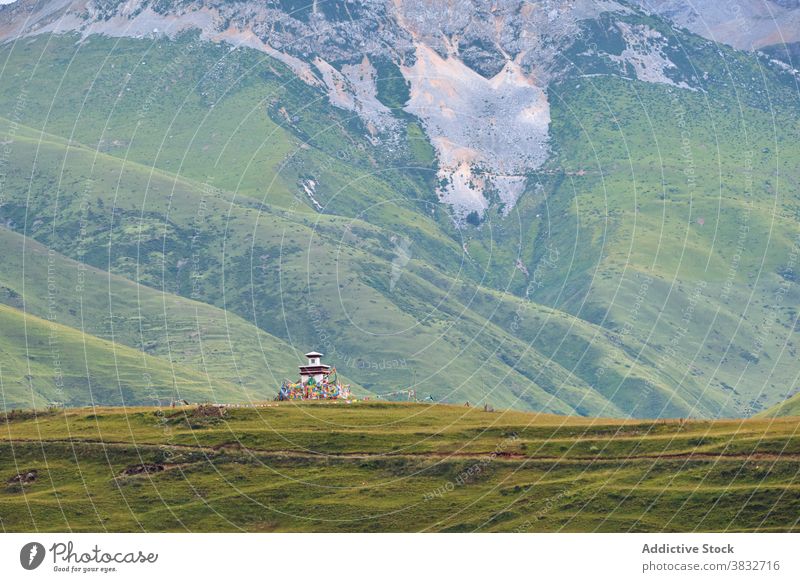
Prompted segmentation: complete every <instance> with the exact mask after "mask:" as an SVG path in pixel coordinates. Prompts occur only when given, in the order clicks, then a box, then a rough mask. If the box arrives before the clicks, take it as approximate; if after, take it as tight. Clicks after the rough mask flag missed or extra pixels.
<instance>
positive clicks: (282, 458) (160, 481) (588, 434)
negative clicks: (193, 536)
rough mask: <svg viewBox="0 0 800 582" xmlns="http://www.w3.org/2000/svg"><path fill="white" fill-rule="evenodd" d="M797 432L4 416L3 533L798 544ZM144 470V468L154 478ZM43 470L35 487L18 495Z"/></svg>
mask: <svg viewBox="0 0 800 582" xmlns="http://www.w3.org/2000/svg"><path fill="white" fill-rule="evenodd" d="M797 429H798V421H797V419H796V418H779V419H758V420H719V421H697V420H693V421H687V420H657V421H641V420H629V421H620V420H610V419H599V418H595V419H587V418H577V417H565V416H555V415H546V414H531V413H523V412H512V411H499V410H498V411H495V412H487V411H484V409H483V408H480V407H465V406H449V405H431V406H428V405H421V404H401V403H371V402H357V403H353V404H345V403H339V404H335V403H333V404H328V403H304V404H292V403H269V406H267V405H264V406H263V407H261V408H238V409H235V408H230V409H228V410H227V412H226V414H225V415H224V416H223V417H221V418H220V417H216V416H209V415H206V414H201V413H200V412H198V409H196V408H191V407H185V408H178V409H172V408H166V409H156V408H128V409H121V408H95V409H87V408H84V409H68V410H51V411H40V412H36V413H34V412H32V411H17V412H14V413H9V414H7V415H6V417H4V418H3V419H2V424H0V451H2V454H0V477H2V478H3V483H2V485H0V487H1V488H0V524H1V525H2V528H3V530H4V531H76V532H77V531H187V530H188V531H352V532H359V531H498V532H515V531H516V532H523V531H529V532H559V531H571V532H587V531H609V532H624V531H650V532H653V531H797V530H798V529H800V525H798V517H799V516H800V475H798V472H799V471H800V435H798V434H797ZM143 466H146V467H149V468H148V469H147V470H144V469H142V467H143ZM32 470H36V472H37V475H36V478H35V480H33V481H31V482H28V483H23V484H20V483H17V482H13V483H12V482H8V481H7V480H9V479H11V478H12V477H14V476H15V475H17V474H21V473H27V472H30V471H32Z"/></svg>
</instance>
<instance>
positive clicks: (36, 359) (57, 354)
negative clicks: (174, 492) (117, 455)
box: [0, 305, 254, 410]
mask: <svg viewBox="0 0 800 582" xmlns="http://www.w3.org/2000/svg"><path fill="white" fill-rule="evenodd" d="M0 356H1V357H2V360H0V366H1V367H0V382H2V406H3V408H4V409H5V410H12V409H16V408H30V407H33V406H36V407H45V406H48V405H50V404H51V403H54V404H56V405H67V406H90V405H95V404H101V403H102V404H106V405H108V404H114V405H135V404H141V403H144V402H149V403H151V404H158V403H163V404H164V405H167V404H169V403H170V402H171V401H172V400H173V399H186V400H189V401H190V402H248V401H250V400H251V399H252V398H253V396H254V395H251V394H248V393H247V392H245V391H244V390H241V389H240V388H238V387H236V386H234V385H232V384H230V383H228V382H224V381H221V380H218V379H216V378H212V377H209V376H205V375H203V374H201V373H199V372H197V371H195V370H191V369H187V368H184V367H182V366H179V365H175V364H171V363H170V362H169V361H165V360H163V359H161V358H157V357H153V356H147V355H145V354H142V353H141V352H138V351H136V350H132V349H130V348H127V347H124V346H120V345H117V344H113V343H111V342H108V341H105V340H101V339H98V338H96V337H93V336H91V335H87V334H84V333H81V332H79V331H77V330H75V329H72V328H69V327H66V326H63V325H60V324H58V323H55V322H51V321H46V320H44V319H40V318H38V317H35V316H33V315H26V314H24V313H23V312H21V311H19V310H17V309H13V308H11V307H8V306H6V305H0Z"/></svg>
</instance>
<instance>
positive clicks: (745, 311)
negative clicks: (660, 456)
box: [0, 14, 800, 417]
mask: <svg viewBox="0 0 800 582" xmlns="http://www.w3.org/2000/svg"><path fill="white" fill-rule="evenodd" d="M622 18H623V20H624V19H627V21H626V22H628V23H629V24H631V26H633V25H637V26H638V25H639V24H641V23H647V24H648V25H649V26H652V27H654V29H658V30H661V33H662V34H664V35H665V38H667V39H668V42H667V44H666V45H665V47H664V48H663V50H664V51H665V54H668V55H669V56H670V58H672V60H673V61H674V62H677V63H679V66H678V67H677V68H675V69H674V70H672V69H671V70H670V71H668V72H669V74H670V75H672V76H673V77H674V79H668V80H671V81H672V82H673V83H684V84H686V85H687V86H688V87H689V88H688V89H687V88H679V87H678V85H677V84H673V85H670V84H668V83H666V82H662V83H647V82H642V81H636V80H633V79H631V78H630V77H625V75H624V74H625V73H628V74H630V73H631V72H630V71H627V72H626V71H620V68H619V65H618V63H617V62H616V61H614V60H613V59H612V58H611V57H608V56H605V57H602V56H598V51H597V50H595V49H597V48H598V47H599V49H602V50H604V51H607V52H608V53H609V54H611V55H612V56H615V54H616V53H615V51H616V52H617V53H618V52H619V51H620V50H621V48H619V47H621V46H624V45H623V44H620V39H618V38H613V35H611V36H609V35H607V34H606V35H605V36H603V35H600V33H599V32H598V30H606V29H607V30H615V28H614V27H613V26H611V25H609V24H608V23H606V24H605V25H604V26H599V28H597V29H590V30H587V31H586V34H585V35H584V36H582V37H581V40H579V41H578V43H577V44H576V45H575V46H574V47H573V49H571V51H572V52H569V53H566V54H565V55H564V60H565V70H568V71H569V74H568V75H565V76H564V77H563V78H562V79H561V80H560V81H559V82H558V83H555V84H553V85H552V86H551V87H550V88H549V93H548V98H549V101H550V104H551V113H550V115H551V118H552V121H551V126H550V134H551V139H552V150H553V155H552V157H551V159H550V161H549V162H548V163H547V164H546V165H545V166H544V167H543V168H542V170H541V171H539V172H537V173H534V174H532V175H530V176H528V190H527V191H526V192H525V193H524V194H523V196H522V198H521V199H520V201H519V203H518V204H517V206H516V207H515V208H514V209H513V211H512V212H510V213H506V212H505V210H504V209H503V208H502V207H500V206H493V207H491V208H490V209H489V210H488V211H487V213H486V215H485V216H484V217H483V218H482V221H481V223H480V224H467V225H462V226H461V227H459V226H457V225H456V224H455V223H454V222H453V220H452V219H451V216H450V214H449V213H448V209H447V208H446V207H444V206H443V205H441V204H439V202H438V200H436V197H435V195H434V194H433V191H434V186H435V183H434V182H435V179H434V177H435V166H436V162H435V160H434V157H433V153H432V150H431V148H430V145H429V144H428V143H427V142H426V140H425V139H424V134H423V133H422V132H421V130H420V125H419V122H418V121H417V120H415V119H414V118H413V117H412V116H410V115H408V114H407V113H405V112H402V113H398V116H402V117H403V119H404V120H406V121H407V122H408V126H407V131H406V133H405V134H404V135H403V136H402V139H400V141H398V142H397V143H396V144H394V145H393V146H392V147H388V146H380V147H379V146H375V145H374V144H373V143H372V141H371V140H370V138H369V132H368V131H367V130H366V129H365V127H364V125H363V123H362V122H361V121H360V120H359V119H358V118H357V116H354V115H353V114H352V113H350V112H347V111H344V110H341V109H338V108H336V107H334V106H332V105H331V104H330V103H329V100H328V97H327V95H326V94H325V93H323V92H322V91H321V90H320V89H318V88H314V87H310V86H308V85H307V84H305V83H303V82H301V81H299V80H298V79H296V78H295V77H294V75H293V73H291V72H290V71H289V70H288V69H287V68H286V67H285V66H284V65H282V64H281V63H279V62H277V61H275V60H273V59H271V58H269V57H267V56H265V55H264V54H263V53H259V52H257V51H254V50H250V49H237V50H233V51H232V50H229V47H228V46H227V45H224V44H218V45H215V44H212V43H205V42H199V41H198V40H197V38H196V37H195V36H193V35H185V36H182V37H179V38H177V39H175V40H166V39H163V40H159V41H158V42H151V41H148V40H134V39H109V38H104V37H101V36H90V37H88V38H86V39H83V40H81V41H80V42H78V37H76V36H73V35H65V36H53V37H49V36H40V37H33V38H32V39H29V40H27V41H26V42H27V44H26V47H27V48H26V50H25V51H21V50H16V49H15V48H14V47H12V46H10V45H4V46H3V47H2V58H3V59H5V61H6V62H7V63H8V64H7V69H6V70H9V71H27V72H28V75H27V76H22V75H20V76H15V77H10V76H6V75H4V76H3V83H2V84H1V85H0V105H2V106H3V111H5V112H6V114H5V119H4V120H0V137H2V138H3V139H5V140H6V141H8V142H9V143H10V144H11V145H12V147H10V148H9V150H10V151H9V153H8V155H7V158H5V168H6V170H7V171H6V173H5V174H4V191H3V192H4V193H3V199H2V204H0V221H2V223H3V224H5V225H6V226H7V228H9V229H11V230H14V231H15V232H17V233H19V234H23V235H25V236H27V237H29V238H32V239H35V240H36V241H38V242H39V243H41V244H43V245H45V246H46V247H48V248H51V249H53V251H55V252H57V253H60V254H63V255H65V256H67V257H70V258H71V259H73V260H77V261H81V262H85V263H87V264H89V265H91V266H93V267H95V268H97V269H101V270H103V271H107V272H110V273H112V274H113V276H114V279H113V280H114V281H115V283H114V286H115V288H117V283H116V282H119V284H120V285H122V286H124V287H125V288H126V289H127V291H125V292H124V293H122V292H121V291H120V298H117V297H116V296H114V295H112V296H111V297H110V298H108V299H104V300H103V302H100V303H98V304H99V305H100V306H101V307H100V308H98V310H97V313H96V315H93V316H91V317H89V318H88V319H89V322H88V324H89V325H94V326H95V327H94V328H93V329H94V330H95V331H96V333H97V334H98V335H100V336H102V337H111V336H110V335H109V334H110V330H111V326H110V325H108V324H107V322H106V323H102V325H101V322H102V317H104V315H103V314H102V313H101V312H103V313H105V312H108V313H112V312H113V313H115V316H116V314H117V313H119V314H121V315H122V317H123V318H124V319H125V321H124V322H120V327H119V330H120V331H119V338H117V337H116V336H114V339H115V340H117V341H121V342H122V343H125V344H127V345H129V346H131V347H134V348H136V349H142V348H143V349H145V350H151V351H153V353H157V354H159V355H165V354H166V353H170V354H172V355H171V357H172V358H173V359H174V360H175V361H177V362H180V363H181V364H187V365H192V366H195V367H197V369H200V370H202V369H204V368H203V366H204V365H207V366H209V368H208V369H209V371H210V373H213V374H214V375H215V376H216V377H220V378H224V379H226V380H230V381H240V380H243V381H244V382H245V384H246V385H247V386H248V389H251V390H256V391H261V390H264V385H265V384H266V383H272V382H273V377H276V378H278V377H281V376H282V375H284V374H286V375H288V374H291V373H292V372H291V370H292V369H293V366H294V365H295V363H296V355H297V354H298V353H302V352H303V351H305V350H306V349H310V348H316V349H320V350H321V351H323V352H325V353H326V354H327V355H328V357H329V358H330V359H331V360H332V361H333V362H334V363H336V364H337V367H338V368H339V370H340V371H341V372H342V373H343V374H346V375H347V376H348V377H349V378H352V379H353V381H354V382H357V383H358V384H360V385H361V386H363V387H364V388H366V389H368V390H371V391H372V392H374V393H378V394H380V393H390V392H395V391H396V390H398V389H400V388H407V387H409V386H411V385H412V384H414V385H415V388H416V390H417V393H418V395H421V396H428V395H431V396H432V397H433V398H434V399H437V400H438V399H441V400H448V401H455V402H458V401H463V400H470V401H476V402H483V401H489V402H492V403H494V404H498V405H503V406H514V407H524V408H529V409H537V410H546V411H551V412H559V413H578V414H605V415H615V416H623V415H633V416H639V417H652V416H675V417H680V416H706V417H716V416H746V415H750V414H752V413H753V412H756V411H758V410H761V409H763V408H764V407H767V406H770V405H773V404H775V403H777V402H779V401H780V400H782V399H783V398H784V397H785V395H786V394H788V393H790V392H791V391H792V389H793V386H792V383H793V382H794V381H795V377H796V347H795V341H796V339H795V338H796V336H795V335H794V334H795V333H796V330H797V329H798V326H797V311H796V310H795V309H794V308H793V307H792V305H794V304H796V303H797V300H798V299H800V295H798V292H797V289H796V285H795V281H796V275H795V273H796V269H797V266H796V264H795V263H796V259H792V256H793V249H794V248H796V245H797V238H796V234H795V232H794V231H795V229H794V226H795V225H796V221H797V217H798V195H797V190H796V188H797V183H798V175H797V164H796V163H794V161H795V160H797V159H798V156H800V152H798V151H797V145H796V143H795V141H794V139H793V136H794V135H795V134H796V132H797V130H798V129H800V128H798V127H797V118H798V117H797V104H796V100H794V99H793V93H792V90H793V85H792V83H791V82H790V81H791V79H790V78H789V77H787V75H788V73H786V72H785V71H781V70H778V69H776V68H775V67H774V66H771V65H769V63H766V62H764V61H763V59H762V57H760V56H757V55H744V54H742V53H738V52H736V51H733V50H727V49H718V48H716V47H714V46H713V45H711V44H709V43H707V42H706V41H704V40H702V39H698V38H697V37H693V36H691V35H688V34H684V33H680V32H675V31H672V30H670V29H668V28H665V27H664V24H663V23H662V22H661V21H658V20H657V19H653V18H645V17H644V16H641V15H636V14H632V15H628V16H624V17H622ZM601 22H602V21H601ZM601 36H602V38H601ZM591 39H594V40H595V41H597V42H596V43H595V45H592V46H595V49H592V50H588V47H589V46H590V45H591V42H590V40H591ZM580 43H584V44H585V46H584V45H581V44H580ZM586 43H589V44H586ZM190 49H191V50H190ZM617 56H618V55H617ZM176 64H177V65H180V66H179V67H178V68H179V69H180V71H181V73H180V74H177V73H176V72H175V71H177V69H176ZM53 71H59V72H60V73H61V74H58V75H56V74H55V73H53ZM382 87H383V90H382V91H381V92H379V96H380V97H381V99H383V100H384V101H385V102H387V103H392V104H393V106H394V107H398V106H400V107H401V106H402V105H403V104H404V102H405V101H404V100H405V99H407V95H405V94H404V90H405V91H407V89H404V88H402V87H399V85H398V84H394V85H390V86H387V85H383V86H382ZM20 96H22V97H23V103H22V104H21V105H20ZM776 119H780V120H781V122H780V123H776V122H775V120H776ZM98 276H102V274H100V275H98ZM16 277H17V275H14V274H13V273H11V272H10V271H9V273H8V274H7V276H6V283H4V285H6V286H7V287H8V288H9V289H12V290H13V291H14V292H15V293H20V291H19V290H18V289H17V288H16V287H15V286H14V285H12V284H11V283H10V282H11V281H13V280H14V279H15V278H16ZM35 277H36V280H40V275H36V276H35ZM123 279H126V280H127V282H126V283H125V284H124V285H123V282H122V281H123ZM109 280H111V279H109ZM26 284H27V283H26ZM136 284H139V285H142V286H144V287H137V286H136ZM31 285H32V287H31V289H32V294H31V296H30V297H26V299H25V300H26V301H29V302H30V303H31V305H32V306H35V305H36V304H37V303H38V304H39V305H40V307H39V309H41V308H42V306H44V303H43V301H44V299H43V295H42V293H43V287H42V286H39V287H38V288H37V287H36V286H35V285H33V283H31ZM107 286H108V285H107V284H106V287H107ZM145 288H149V289H147V290H146V291H145V290H144V289H145ZM134 290H135V291H136V293H137V294H144V295H146V296H147V298H146V303H147V307H146V308H145V309H144V317H145V321H150V322H151V324H152V326H153V328H152V329H150V330H145V332H144V333H143V332H142V331H141V330H137V329H136V328H137V326H138V324H137V320H136V317H138V315H135V314H134V309H135V308H137V307H136V306H137V303H136V302H134V301H133V299H132V297H133V295H131V294H130V293H132V292H133V291H134ZM159 293H161V294H164V295H159ZM123 295H124V297H123ZM178 296H180V297H183V298H190V299H192V300H194V301H197V302H200V303H204V304H208V305H212V306H214V307H215V308H216V310H213V309H212V308H208V309H212V310H211V311H205V312H204V313H206V314H207V315H204V316H203V317H205V318H206V321H208V322H209V323H208V324H207V325H206V326H205V327H207V328H208V330H211V331H208V332H207V333H209V334H210V336H211V337H210V339H212V340H214V341H217V344H216V346H218V347H216V348H215V349H216V350H218V352H217V353H215V354H214V356H215V357H214V358H212V359H211V360H210V361H207V362H205V363H204V362H201V361H200V354H199V352H198V351H197V349H198V346H197V345H196V343H195V339H193V338H190V337H188V334H190V333H192V332H188V331H186V330H188V329H190V328H194V327H196V325H195V322H194V321H193V319H192V318H193V317H194V316H192V315H191V310H192V309H194V308H196V309H199V306H197V305H196V304H194V303H185V302H182V301H183V300H179V299H177V297H178ZM165 297H166V298H168V299H165ZM117 301H120V302H122V304H123V307H122V308H121V309H118V308H117V307H116V305H115V303H116V302H117ZM137 301H138V300H137ZM9 302H11V301H10V300H9ZM159 303H160V305H159ZM75 304H76V300H75V298H73V303H72V305H73V306H72V307H70V308H69V309H75V307H74V305H75ZM164 305H170V306H172V305H175V308H174V310H173V309H165V308H164ZM185 310H186V311H185ZM221 310H224V311H221ZM165 311H169V312H172V311H174V312H175V313H176V317H178V320H177V322H176V323H175V324H174V325H175V329H180V330H183V331H182V332H181V334H180V335H182V337H181V338H179V339H178V340H176V339H175V338H174V337H173V335H172V334H170V333H169V332H168V330H169V329H170V326H171V325H173V324H172V323H170V322H169V321H162V318H163V316H164V313H165ZM180 313H183V314H188V315H183V316H179V315H177V314H180ZM227 314H232V315H230V316H229V315H227ZM63 317H65V318H67V319H64V321H65V322H69V323H70V324H71V325H76V324H77V322H75V321H74V320H73V319H69V318H70V317H72V318H74V317H75V315H74V314H71V315H63ZM220 317H225V318H229V320H230V321H233V322H236V323H235V324H230V323H229V324H227V325H228V326H231V325H234V326H238V327H239V328H240V329H239V331H235V332H227V331H226V332H225V333H224V334H222V333H221V332H219V331H214V330H221V329H222V327H221V326H220V325H219V323H218V322H219V321H220ZM162 325H163V329H164V330H163V331H162V329H161V328H162ZM256 328H258V329H260V330H261V332H263V333H264V336H263V338H264V339H263V340H261V339H258V338H261V337H262V336H261V335H260V334H261V332H256V331H255V329H256ZM116 333H117V331H116V324H115V334H116ZM228 336H230V337H228ZM242 338H244V339H242ZM247 338H250V339H249V340H248V339H247ZM253 339H256V341H263V342H265V344H267V345H266V347H264V348H263V349H264V352H265V354H262V353H261V348H260V347H259V348H256V347H254V344H253ZM175 341H177V342H178V343H174V342H175ZM176 353H177V354H178V355H177V356H176ZM229 355H230V357H228V356H229ZM234 361H235V362H236V363H235V366H234V369H235V371H231V369H232V368H231V363H232V362H234ZM240 361H241V363H240ZM262 366H266V367H265V368H264V370H270V371H271V370H276V373H275V374H272V373H271V372H266V373H267V374H268V375H269V376H270V377H269V378H268V381H267V382H266V383H265V382H263V381H262V380H261V379H260V378H259V374H260V373H261V369H262V368H261V367H262ZM239 368H241V370H239Z"/></svg>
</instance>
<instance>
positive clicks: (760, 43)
mask: <svg viewBox="0 0 800 582" xmlns="http://www.w3.org/2000/svg"><path fill="white" fill-rule="evenodd" d="M636 1H637V3H638V4H639V5H640V6H641V7H642V8H644V9H646V10H648V11H650V12H652V13H653V14H658V15H660V16H663V17H665V18H668V19H669V20H670V21H672V22H674V23H675V24H676V25H678V26H681V27H683V28H686V29H688V30H691V31H692V32H694V33H695V34H699V35H700V36H704V37H706V38H708V39H710V40H713V41H715V42H720V43H724V44H727V45H730V46H732V47H735V48H738V49H744V50H754V49H761V48H764V47H768V46H773V45H780V44H792V43H795V42H798V41H800V3H798V2H797V0H739V1H736V2H711V1H705V2H704V1H698V2H686V1H685V0H636Z"/></svg>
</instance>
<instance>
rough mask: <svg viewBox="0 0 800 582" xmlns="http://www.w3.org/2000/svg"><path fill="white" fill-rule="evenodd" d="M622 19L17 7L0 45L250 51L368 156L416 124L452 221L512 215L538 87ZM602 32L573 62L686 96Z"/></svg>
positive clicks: (542, 132) (641, 51)
mask: <svg viewBox="0 0 800 582" xmlns="http://www.w3.org/2000/svg"><path fill="white" fill-rule="evenodd" d="M649 8H656V7H649ZM657 8H660V9H661V11H662V12H667V13H669V14H670V15H673V11H670V10H668V8H667V7H666V6H665V5H660V6H658V7H657ZM634 10H635V9H634V8H633V7H632V6H628V5H625V4H623V3H620V2H614V1H611V0H608V1H606V0H602V1H597V0H594V1H592V0H570V1H546V2H537V3H531V2H527V1H522V0H502V1H499V2H498V1H491V2H490V1H486V0H454V1H450V2H438V1H434V0H424V1H413V2H410V1H404V0H347V1H343V2H322V1H313V2H312V1H310V0H309V1H306V0H300V1H291V0H274V1H269V2H255V1H247V0H242V1H234V2H230V1H220V0H180V1H176V2H164V1H160V0H127V1H125V2H121V1H117V0H47V1H37V0H21V1H20V2H18V3H16V4H14V5H12V6H10V7H6V8H5V9H4V10H3V11H2V12H0V39H10V38H18V37H21V36H26V35H35V34H42V33H64V32H73V31H74V32H79V33H80V34H82V35H84V36H88V35H91V34H103V35H108V36H130V37H158V36H162V35H163V36H169V37H173V38H174V37H175V36H177V35H179V34H181V33H185V32H187V31H199V33H200V34H201V36H202V38H204V39H207V40H211V41H215V42H225V43H229V44H231V45H233V46H245V47H250V48H254V49H257V50H259V51H262V52H264V53H267V54H268V55H270V56H272V57H274V58H277V59H279V60H281V61H282V62H284V63H285V64H286V65H288V66H289V67H290V68H291V69H292V70H293V71H294V72H295V73H296V74H297V76H298V77H299V78H301V79H303V80H304V81H305V82H306V83H308V84H310V85H313V86H319V87H324V88H325V89H326V90H327V93H328V96H329V99H330V102H331V103H332V104H334V105H336V106H338V107H340V108H343V109H346V110H349V111H352V112H353V113H355V114H357V115H358V116H359V117H360V118H361V119H362V120H363V122H364V123H365V125H366V127H367V129H368V131H369V133H370V135H371V137H372V139H373V141H374V143H376V144H378V143H383V144H385V145H391V144H392V143H393V142H394V141H395V140H396V137H397V136H398V135H399V134H401V133H402V132H403V131H404V127H403V123H402V114H403V113H408V114H411V115H413V116H415V117H416V118H418V119H419V120H421V121H422V124H423V127H424V129H425V132H426V134H427V137H428V139H429V140H430V142H431V143H432V144H433V146H434V148H435V150H436V154H437V161H438V166H439V169H438V187H437V194H438V196H439V199H440V200H441V201H442V202H444V203H446V204H448V205H450V206H451V208H452V210H453V215H454V217H455V219H456V220H457V221H460V220H463V219H464V218H465V217H466V216H467V215H469V214H471V213H472V214H473V215H474V216H477V217H478V218H480V217H481V216H482V215H483V214H484V212H485V211H486V209H487V208H488V207H489V206H490V205H492V204H497V205H502V206H501V207H502V208H503V211H505V212H508V211H510V210H511V209H512V208H513V207H514V205H515V204H516V202H517V200H518V199H519V197H520V196H521V194H522V193H523V191H524V190H525V188H526V187H527V186H528V184H527V180H528V176H529V174H530V173H531V172H535V171H536V170H538V169H540V168H541V167H542V166H543V164H544V163H545V162H546V161H547V160H548V157H549V154H550V143H549V142H550V140H549V126H550V102H549V98H548V86H549V85H550V84H551V83H552V82H553V81H555V80H558V79H559V78H561V77H563V75H564V74H565V73H566V72H567V71H570V70H572V69H574V64H573V63H569V62H567V61H565V60H564V58H563V53H564V51H565V49H566V48H568V47H569V46H572V45H573V44H574V43H575V41H576V39H578V38H581V36H582V35H583V34H584V28H583V26H582V24H583V23H585V22H586V21H591V20H593V19H596V18H598V17H599V16H600V15H601V14H612V15H613V14H618V15H624V14H629V13H631V12H632V11H634ZM683 20H685V19H682V18H678V21H679V22H683ZM614 25H615V26H616V29H615V31H616V33H617V34H618V35H619V36H620V41H621V42H623V43H624V46H623V47H622V48H623V50H622V51H621V52H620V53H619V54H608V53H606V52H605V51H604V50H603V49H598V48H597V45H596V44H595V45H591V48H590V49H588V50H587V51H585V52H584V55H583V56H586V55H588V54H591V55H592V56H595V57H598V58H603V59H605V60H606V62H607V63H608V64H609V65H611V66H613V67H616V68H617V69H618V70H619V71H620V73H624V72H626V71H630V72H631V73H632V74H633V76H635V77H636V78H638V79H640V80H643V81H647V82H652V83H666V84H670V85H674V86H676V87H680V88H683V89H691V87H690V85H689V84H688V83H687V82H686V81H684V80H681V79H676V78H675V74H674V73H675V72H676V71H677V70H678V68H677V66H676V65H675V64H674V63H673V62H672V61H670V58H669V57H668V56H666V55H665V53H664V50H663V49H664V46H665V44H666V39H665V38H664V37H663V36H662V35H661V34H660V33H659V32H657V31H655V30H653V29H652V28H650V27H648V26H646V25H635V26H634V25H630V24H627V23H625V22H618V23H615V24H614ZM378 68H380V69H381V70H384V71H385V70H386V69H387V68H390V69H391V71H393V72H394V74H396V75H398V76H401V77H402V79H403V80H404V82H405V83H406V85H407V90H408V99H407V101H406V102H405V104H404V105H403V109H404V111H392V109H391V108H390V107H389V106H387V105H386V104H385V103H383V102H381V100H380V99H379V98H378V95H377V94H378V88H377V86H376V78H377V76H378Z"/></svg>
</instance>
